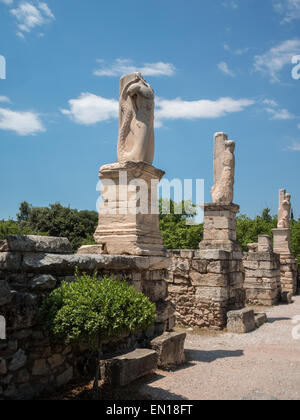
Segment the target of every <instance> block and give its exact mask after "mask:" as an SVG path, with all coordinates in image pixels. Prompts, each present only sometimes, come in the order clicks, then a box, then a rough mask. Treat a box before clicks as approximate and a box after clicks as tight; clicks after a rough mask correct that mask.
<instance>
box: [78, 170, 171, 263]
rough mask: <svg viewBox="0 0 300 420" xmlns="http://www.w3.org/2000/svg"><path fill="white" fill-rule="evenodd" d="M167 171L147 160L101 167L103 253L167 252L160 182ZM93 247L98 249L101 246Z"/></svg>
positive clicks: (99, 231) (99, 233)
mask: <svg viewBox="0 0 300 420" xmlns="http://www.w3.org/2000/svg"><path fill="white" fill-rule="evenodd" d="M163 175H164V172H163V171H161V170H159V169H156V168H154V167H153V166H152V165H149V164H147V163H143V162H137V163H136V162H126V163H122V164H121V163H115V164H111V165H105V166H103V167H102V168H101V169H100V172H99V176H100V180H101V184H102V185H101V188H102V190H101V194H102V198H103V202H102V203H101V204H100V211H99V225H98V228H97V230H96V232H95V235H94V238H95V241H96V243H97V244H98V249H99V253H105V254H115V255H124V254H129V255H165V249H164V246H163V241H162V236H161V233H160V230H159V218H158V208H157V207H158V204H157V185H158V183H159V181H160V180H161V178H162V177H163ZM92 250H93V252H97V246H96V247H95V246H94V247H93V248H92ZM81 251H82V250H81ZM86 252H89V250H88V249H86Z"/></svg>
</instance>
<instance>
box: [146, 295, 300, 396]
mask: <svg viewBox="0 0 300 420" xmlns="http://www.w3.org/2000/svg"><path fill="white" fill-rule="evenodd" d="M267 315H268V320H269V323H268V324H265V325H263V326H262V327H261V328H259V329H258V330H256V331H254V332H252V333H249V334H244V335H234V334H229V333H223V334H216V335H213V336H211V335H197V334H193V333H192V332H191V333H190V332H189V334H188V336H187V340H186V345H185V348H186V356H187V360H188V362H187V364H186V365H184V366H183V367H182V368H180V369H176V370H174V371H172V372H165V371H164V372H162V371H158V372H157V374H156V375H155V377H154V378H152V379H151V380H149V381H148V382H147V383H146V384H144V385H143V386H142V393H144V394H146V395H148V396H149V397H150V398H151V399H163V400H174V399H188V400H219V399H221V400H242V399H250V400H253V399H259V400H261V399H266V400H270V399H279V400H281V399H288V400H299V399H300V338H299V339H298V340H297V339H294V338H293V335H292V331H293V329H294V328H295V327H297V325H295V324H293V323H292V320H293V318H294V317H295V316H299V321H298V326H299V328H298V329H297V330H296V331H295V332H296V333H298V336H300V296H297V297H295V298H294V303H293V304H291V305H280V306H276V307H273V308H271V309H269V310H267Z"/></svg>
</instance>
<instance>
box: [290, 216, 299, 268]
mask: <svg viewBox="0 0 300 420" xmlns="http://www.w3.org/2000/svg"><path fill="white" fill-rule="evenodd" d="M291 246H292V251H293V254H294V255H295V257H296V258H297V259H298V265H299V269H300V218H299V219H298V221H296V220H292V221H291Z"/></svg>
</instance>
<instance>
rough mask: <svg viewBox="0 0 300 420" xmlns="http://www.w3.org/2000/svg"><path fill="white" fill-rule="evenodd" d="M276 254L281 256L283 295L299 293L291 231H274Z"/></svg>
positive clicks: (281, 229) (279, 229)
mask: <svg viewBox="0 0 300 420" xmlns="http://www.w3.org/2000/svg"><path fill="white" fill-rule="evenodd" d="M272 232H273V237H274V252H276V253H277V254H279V255H280V283H281V293H282V294H284V293H292V294H293V295H295V294H296V293H297V270H298V264H297V260H296V258H295V257H294V255H293V254H292V251H291V246H290V237H291V230H290V229H284V228H278V229H273V230H272Z"/></svg>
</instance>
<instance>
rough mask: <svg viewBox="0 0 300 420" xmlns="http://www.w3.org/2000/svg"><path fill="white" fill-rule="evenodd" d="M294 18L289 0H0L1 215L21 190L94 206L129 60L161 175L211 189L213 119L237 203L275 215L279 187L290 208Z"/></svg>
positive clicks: (297, 134) (11, 209) (298, 203)
mask: <svg viewBox="0 0 300 420" xmlns="http://www.w3.org/2000/svg"><path fill="white" fill-rule="evenodd" d="M299 24H300V0H274V1H273V0H234V1H231V0H188V1H183V0H164V1H161V0H160V1H158V0H151V2H145V1H134V0H133V1H129V2H127V1H124V0H110V1H101V0H86V1H84V2H83V1H82V0H81V1H79V0H46V2H41V1H38V0H28V1H27V0H24V1H19V0H0V55H2V56H4V57H5V59H6V66H7V68H6V79H1V80H0V144H1V149H0V150H1V155H0V159H1V177H0V193H1V201H0V203H1V205H0V218H9V217H11V218H14V217H15V214H16V213H17V211H18V206H19V203H20V202H21V201H24V200H26V201H29V202H30V203H32V204H33V205H36V206H45V205H48V204H49V203H54V202H61V203H62V204H64V205H70V206H71V207H72V208H78V209H91V210H94V209H95V206H96V200H97V198H98V194H99V193H98V192H97V191H96V184H97V180H98V178H97V174H98V169H99V167H100V166H101V165H103V164H106V163H112V162H115V161H116V145H117V137H118V119H117V114H118V112H117V109H118V102H117V101H118V90H119V78H120V76H121V75H122V74H124V73H127V72H128V73H129V72H131V71H136V70H139V71H142V73H143V74H144V76H145V78H146V79H147V80H148V81H149V82H150V83H151V85H152V86H153V88H154V90H155V93H156V105H157V110H156V134H155V136H156V138H155V141H156V153H155V161H154V165H155V166H156V167H158V168H160V169H163V170H165V171H166V176H167V178H168V179H169V180H171V179H173V178H180V179H184V178H193V179H196V178H203V179H204V180H205V184H206V190H205V200H206V201H211V198H210V193H209V192H210V188H211V186H212V183H213V135H214V133H215V132H217V131H225V132H226V133H228V136H229V138H230V139H233V140H235V141H236V144H237V147H236V160H237V168H236V186H235V200H234V201H235V202H236V203H237V204H240V206H241V212H242V213H247V214H248V215H250V216H254V215H256V214H257V213H258V212H260V211H261V210H262V209H263V208H264V207H266V206H268V207H270V208H271V209H272V212H273V213H275V212H276V211H277V207H278V190H279V189H280V188H286V189H287V190H288V192H289V193H291V194H292V197H293V208H294V213H295V216H297V217H300V192H299V175H300V167H299V163H300V110H299V98H300V78H299V79H297V78H295V79H294V78H293V77H292V70H293V68H295V66H296V63H295V64H292V57H293V56H297V55H300V30H299ZM299 61H300V57H299ZM0 70H1V69H0ZM297 74H298V71H297V68H295V69H294V75H296V76H297ZM0 75H1V71H0ZM299 75H300V70H299ZM0 77H1V76H0Z"/></svg>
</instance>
